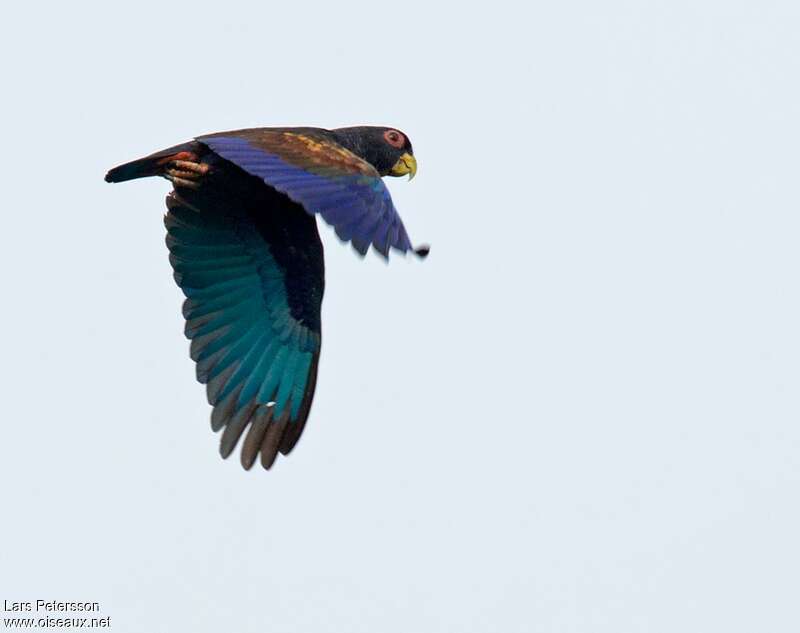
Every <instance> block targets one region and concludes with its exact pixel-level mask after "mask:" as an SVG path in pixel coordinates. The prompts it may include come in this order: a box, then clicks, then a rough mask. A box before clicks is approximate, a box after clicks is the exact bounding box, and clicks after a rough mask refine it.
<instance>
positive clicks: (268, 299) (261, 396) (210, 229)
mask: <svg viewBox="0 0 800 633" xmlns="http://www.w3.org/2000/svg"><path fill="white" fill-rule="evenodd" d="M415 171H416V161H415V160H414V158H413V153H412V150H411V145H410V143H409V142H408V140H407V139H406V138H405V136H404V135H403V134H402V133H401V132H398V131H397V130H394V129H391V128H372V127H361V128H342V129H340V130H322V129H320V128H256V129H250V130H238V131H234V132H224V133H218V134H210V135H207V136H200V137H197V138H196V139H195V140H193V141H190V142H188V143H184V144H182V145H178V146H175V147H171V148H169V149H166V150H162V151H160V152H157V153H155V154H152V155H150V156H147V157H145V158H143V159H140V160H137V161H133V162H131V163H127V164H125V165H121V166H120V167H117V168H115V169H112V170H111V171H110V172H109V173H108V174H107V175H106V180H107V181H109V182H120V181H124V180H131V179H134V178H141V177H146V176H163V177H166V178H168V179H169V180H171V181H172V182H173V184H174V186H175V188H174V190H173V191H172V192H171V193H170V194H169V196H168V197H167V208H168V212H167V215H166V217H165V224H166V227H167V246H168V248H169V251H170V262H171V264H172V266H173V269H174V273H175V274H174V276H175V280H176V282H177V283H178V285H179V286H180V287H181V289H182V290H183V292H184V294H185V295H186V301H185V302H184V306H183V314H184V317H185V318H186V329H185V333H186V335H187V337H189V338H190V339H191V341H192V343H191V347H190V354H191V357H192V359H193V360H195V361H196V363H197V378H198V380H199V381H200V382H202V383H205V384H206V385H207V394H208V400H209V402H210V404H211V405H212V406H213V410H212V414H211V423H212V428H213V429H214V430H220V429H222V428H224V431H223V434H222V440H221V446H220V450H221V453H222V455H223V457H227V456H228V455H229V454H230V453H231V452H232V451H233V449H234V448H235V446H236V444H237V442H238V440H239V438H240V437H241V435H242V434H243V433H244V430H245V429H249V430H248V432H247V436H246V438H245V441H244V445H243V448H242V465H243V466H244V467H245V468H250V467H251V466H252V464H253V463H254V461H255V459H256V458H257V457H258V455H259V454H260V456H261V463H262V465H263V466H264V467H265V468H269V467H270V466H271V465H272V464H273V462H274V460H275V457H276V455H277V453H278V452H282V453H284V454H287V453H288V452H289V451H290V450H291V449H292V448H293V447H294V445H295V443H296V442H297V440H298V439H299V437H300V434H301V433H302V430H303V427H304V425H305V422H306V419H307V417H308V414H309V410H310V407H311V401H312V398H313V395H314V388H315V385H316V375H317V364H318V361H319V353H320V344H321V324H320V309H321V305H322V297H323V293H324V287H325V281H324V262H323V250H322V243H321V241H320V237H319V233H318V231H317V224H316V218H315V215H316V214H320V215H322V217H323V218H324V219H325V220H326V221H328V222H329V223H330V224H332V225H333V226H334V228H335V229H336V232H337V234H338V235H339V237H340V238H341V239H343V240H348V241H351V242H352V244H353V246H354V247H355V248H356V250H357V251H358V252H359V253H360V254H362V255H363V254H365V253H366V251H367V250H368V248H369V246H370V245H372V246H373V247H374V248H375V249H376V251H377V252H379V253H381V254H382V255H383V256H384V257H388V252H389V249H390V248H395V249H397V250H399V251H401V252H406V251H408V250H411V249H412V246H411V242H410V240H409V239H408V235H407V233H406V231H405V228H404V227H403V223H402V221H401V220H400V217H399V215H398V214H397V212H396V210H395V209H394V205H393V204H392V201H391V196H390V195H389V193H388V190H387V189H386V188H385V186H384V185H383V183H382V181H381V176H384V175H403V174H410V175H413V174H414V172H415ZM415 252H417V253H418V254H420V255H423V256H424V255H426V254H427V248H423V249H417V250H416V251H415Z"/></svg>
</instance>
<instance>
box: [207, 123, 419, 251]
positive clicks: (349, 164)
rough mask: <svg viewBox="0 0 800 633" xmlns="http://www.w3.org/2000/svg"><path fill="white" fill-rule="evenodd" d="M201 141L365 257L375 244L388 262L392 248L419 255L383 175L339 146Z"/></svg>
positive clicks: (250, 137) (306, 139)
mask: <svg viewBox="0 0 800 633" xmlns="http://www.w3.org/2000/svg"><path fill="white" fill-rule="evenodd" d="M197 141H199V142H200V143H202V144H204V145H206V146H207V147H208V148H209V149H211V150H212V151H213V152H214V153H216V154H218V155H219V156H221V157H223V158H225V159H226V160H228V161H230V162H232V163H234V164H236V165H238V166H239V167H241V168H242V169H243V170H244V171H246V172H247V173H249V174H252V175H253V176H257V177H258V178H261V179H262V180H264V182H266V183H267V184H268V185H269V186H270V187H273V188H274V189H276V190H277V191H280V192H281V193H284V194H286V195H287V196H288V197H289V198H291V199H292V200H294V201H295V202H297V203H299V204H301V205H302V206H303V208H304V209H305V210H306V211H307V212H308V213H311V214H314V213H319V214H320V215H321V216H322V217H323V218H324V219H325V221H326V222H328V224H331V225H333V227H334V228H335V230H336V234H337V235H338V236H339V238H341V239H342V240H344V241H350V242H352V244H353V246H354V247H355V249H356V250H357V251H358V252H359V253H360V254H361V255H365V254H366V252H367V250H368V249H369V245H370V244H372V245H373V246H374V247H375V249H376V250H377V251H378V252H379V253H381V254H382V255H383V256H384V257H388V254H389V249H390V248H395V249H397V250H399V251H401V252H403V253H405V252H407V251H409V250H413V246H412V245H411V240H410V239H409V237H408V233H407V232H406V229H405V227H404V226H403V221H402V220H401V219H400V215H399V214H398V213H397V210H396V209H395V207H394V204H393V203H392V196H391V195H390V194H389V190H388V189H387V188H386V185H384V183H383V180H381V177H380V175H379V174H378V172H377V171H375V168H374V167H373V166H372V165H370V164H369V163H367V162H366V161H364V160H362V159H361V158H359V157H358V156H356V155H355V154H353V153H352V152H350V151H349V150H347V149H345V148H343V147H342V146H341V145H339V144H338V143H336V142H334V141H332V140H330V139H326V138H324V137H322V136H320V135H319V134H317V135H315V134H314V133H313V132H304V131H298V130H275V129H272V130H270V129H263V128H258V129H251V130H238V131H235V132H222V133H219V134H209V135H207V136H199V137H197ZM421 252H425V251H421Z"/></svg>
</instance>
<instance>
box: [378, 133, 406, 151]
mask: <svg viewBox="0 0 800 633" xmlns="http://www.w3.org/2000/svg"><path fill="white" fill-rule="evenodd" d="M383 138H385V139H386V142H387V143H389V145H391V146H392V147H397V148H400V147H403V144H404V143H405V141H406V140H405V138H404V137H403V135H402V134H400V132H398V131H397V130H386V131H385V132H384V133H383Z"/></svg>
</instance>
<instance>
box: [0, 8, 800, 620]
mask: <svg viewBox="0 0 800 633" xmlns="http://www.w3.org/2000/svg"><path fill="white" fill-rule="evenodd" d="M798 32H800V5H798V4H797V3H796V2H788V1H787V2H770V1H767V2H741V1H740V2H736V1H734V2H731V1H729V0H726V1H724V2H723V1H722V0H719V1H711V0H700V1H697V0H695V1H692V2H686V1H677V2H675V1H670V2H666V1H665V2H632V1H631V2H621V1H613V0H612V1H611V2H604V3H597V2H586V1H572V2H533V3H524V4H523V3H516V2H515V3H511V2H502V1H500V2H492V3H483V4H481V5H475V6H472V7H467V6H464V5H463V4H455V3H454V4H452V5H450V6H446V5H445V4H444V3H442V4H438V5H437V4H434V3H423V2H413V1H409V2H403V3H399V4H398V3H374V2H373V3H356V2H350V1H347V0H345V1H342V2H335V3H319V4H318V5H314V4H306V5H304V4H302V3H299V2H293V3H288V2H287V3H268V2H263V3H243V2H236V1H230V2H224V3H213V4H203V3H198V2H193V3H155V2H137V3H134V4H125V5H116V6H115V5H112V4H109V3H81V2H77V3H42V4H38V5H37V4H33V3H32V4H28V5H24V6H23V5H22V4H20V3H16V4H14V5H13V6H10V7H8V8H6V10H5V17H4V20H3V22H2V24H0V35H1V37H0V53H2V59H3V62H2V63H3V67H4V68H3V83H4V86H5V90H4V93H5V95H4V98H3V100H2V103H1V104H0V111H2V113H3V121H4V125H3V128H4V129H3V134H2V139H3V140H2V146H3V151H2V152H0V168H2V173H3V175H4V178H3V179H4V183H5V185H6V186H5V194H4V195H5V197H4V200H5V204H4V205H3V208H4V213H3V217H4V221H5V225H4V230H3V231H2V232H1V233H0V241H2V248H0V265H1V266H2V270H3V271H4V275H3V294H4V297H5V304H4V305H5V309H4V310H3V313H2V316H0V319H2V329H3V331H4V332H5V333H6V336H5V340H4V343H3V352H4V354H3V357H4V360H5V362H4V363H3V366H2V369H1V370H0V372H1V373H2V384H3V385H5V392H4V407H3V410H4V414H3V419H4V422H5V424H4V435H3V440H2V449H0V450H1V451H2V454H1V455H0V480H1V481H3V482H4V484H5V485H4V486H3V489H2V495H3V503H2V507H3V515H4V520H3V521H2V547H0V599H8V600H15V599H16V600H28V599H38V598H48V599H59V600H67V599H73V600H74V599H85V600H93V601H94V600H96V601H99V602H100V603H101V605H102V607H103V613H104V614H106V615H110V616H111V617H112V625H113V630H114V631H115V632H116V633H139V632H141V631H148V632H149V633H162V632H163V633H166V632H170V633H171V632H175V631H193V632H195V633H210V632H222V631H237V632H241V633H251V632H256V631H258V632H259V633H261V632H264V631H267V632H269V633H309V632H311V631H313V632H315V633H342V632H348V633H362V632H363V633H377V632H381V633H473V632H474V633H479V632H484V631H503V632H504V633H527V632H531V631H533V632H537V633H587V632H591V633H642V632H653V633H675V632H676V631H680V632H681V633H708V632H712V631H714V632H716V631H724V632H725V633H739V632H741V633H752V632H753V631H769V632H770V633H795V632H796V631H798V630H800V613H799V612H798V609H797V604H796V603H797V588H798V582H799V579H798V569H799V568H800V544H799V543H798V536H797V535H798V534H800V510H798V498H800V467H798V453H799V452H800V428H799V427H798V422H800V399H799V398H798V383H799V382H800V360H799V359H800V335H799V334H798V323H800V297H799V296H798V271H799V270H800V249H798V241H799V238H800V235H799V233H800V219H799V217H798V209H800V194H799V190H798V168H799V167H800V165H799V164H798V163H799V161H800V154H799V153H798V147H799V146H800V124H798V112H800V90H799V89H798V80H797V78H798V72H800V40H798V37H797V34H798ZM361 123H372V124H387V125H392V126H396V127H399V128H400V129H402V130H404V131H405V132H407V133H408V135H409V136H410V138H411V140H412V142H413V143H414V148H415V151H416V154H417V157H418V159H419V167H420V171H419V174H418V176H417V178H416V179H415V180H414V181H413V182H411V183H408V182H406V181H404V180H392V181H391V182H390V183H389V186H390V188H391V190H392V194H393V196H394V199H395V202H396V205H397V207H398V209H399V210H400V212H401V214H402V215H403V218H404V220H405V222H406V226H407V227H408V229H409V232H410V234H411V237H412V239H413V240H414V241H415V242H429V243H430V244H431V245H432V252H431V256H430V257H429V258H428V260H427V261H425V262H419V261H416V260H412V259H409V260H408V261H404V260H403V259H402V258H398V259H395V260H393V261H392V263H391V264H390V265H389V266H388V267H387V266H386V265H384V264H383V263H382V261H381V260H380V259H379V258H378V257H376V256H374V255H371V256H369V257H368V258H367V259H366V260H365V261H361V260H359V259H358V258H357V257H356V256H355V255H354V254H353V252H352V250H351V249H350V248H349V247H345V246H343V245H341V244H339V242H338V240H337V239H336V237H335V235H334V234H333V232H332V231H331V230H330V229H329V228H328V227H322V229H321V232H322V234H323V240H324V242H325V247H326V260H327V291H326V297H325V301H324V304H323V328H324V346H323V355H322V361H321V367H320V379H319V385H318V392H317V397H316V400H315V403H314V409H313V411H312V415H311V419H310V421H309V424H308V427H307V430H306V433H305V435H304V437H303V439H302V440H301V442H300V444H299V445H298V447H297V449H296V451H295V452H294V453H293V454H292V455H291V456H290V458H288V459H282V460H281V461H280V463H278V465H277V466H276V468H274V469H273V471H272V472H270V473H264V472H263V471H260V470H257V469H254V470H253V471H252V472H250V473H245V472H244V471H242V470H241V468H240V467H239V465H238V463H237V462H236V461H235V460H229V461H228V462H223V461H222V460H220V458H219V457H218V455H217V442H218V438H217V437H216V436H214V435H213V434H212V433H211V431H210V429H209V425H208V405H207V404H206V402H205V398H204V390H203V388H202V387H201V386H200V385H198V384H196V383H195V380H194V368H193V366H192V363H191V361H190V360H189V358H188V342H187V341H186V340H185V339H184V338H183V335H182V322H181V318H180V304H181V294H180V292H179V290H178V288H177V287H175V285H174V283H173V281H172V278H171V274H170V272H171V271H170V268H169V264H168V261H167V253H166V248H165V246H164V242H163V239H164V229H163V226H162V222H161V217H162V214H163V199H164V196H165V194H166V193H167V191H168V189H169V188H168V186H167V183H165V182H164V181H156V180H152V181H140V182H136V183H127V184H125V185H115V186H110V185H107V184H105V183H104V182H103V180H102V177H103V174H104V173H105V171H106V169H107V168H109V167H110V166H113V165H115V164H117V163H119V162H122V161H125V160H129V159H132V158H135V157H137V156H140V155H142V154H145V153H149V152H150V151H153V150H156V149H160V148H162V147H165V146H168V145H171V144H174V143H177V142H181V141H183V140H185V139H188V138H190V137H192V136H193V135H196V134H201V133H204V132H209V131H216V130H225V129H231V128H239V127H247V126H258V125H300V124H305V125H320V126H330V127H334V126H340V125H351V124H361Z"/></svg>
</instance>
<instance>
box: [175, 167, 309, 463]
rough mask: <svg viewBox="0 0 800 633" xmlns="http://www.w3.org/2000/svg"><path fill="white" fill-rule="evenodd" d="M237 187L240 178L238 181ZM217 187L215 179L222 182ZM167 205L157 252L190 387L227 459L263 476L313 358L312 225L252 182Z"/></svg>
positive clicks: (305, 389)
mask: <svg viewBox="0 0 800 633" xmlns="http://www.w3.org/2000/svg"><path fill="white" fill-rule="evenodd" d="M242 176H243V177H245V176H244V174H242ZM220 178H221V179H222V180H224V179H225V174H224V173H223V174H222V175H221V176H220ZM245 178H247V180H248V181H249V183H250V184H249V186H248V185H242V184H241V183H238V184H237V187H236V188H219V187H216V188H215V186H214V185H208V186H204V188H203V191H202V192H196V191H192V190H184V189H180V190H179V192H178V193H176V192H172V193H171V194H170V195H169V197H168V198H167V208H168V210H169V211H168V213H167V215H166V217H165V224H166V227H167V246H168V247H169V251H170V262H171V264H172V266H173V268H174V271H175V281H176V282H177V283H178V285H179V286H180V287H181V289H182V290H183V292H184V294H185V295H186V301H185V302H184V304H183V314H184V317H185V318H186V330H185V332H186V336H187V337H189V338H190V339H191V348H190V350H191V357H192V359H193V360H194V361H195V362H196V363H197V379H198V380H199V381H200V382H202V383H205V384H206V386H207V393H208V401H209V403H210V404H211V405H213V407H214V408H213V411H212V414H211V425H212V428H213V429H214V430H215V431H218V430H220V429H221V428H223V427H224V429H225V430H224V431H223V433H222V439H221V445H220V452H221V453H222V456H223V457H228V455H230V453H231V452H232V451H233V450H234V448H235V447H236V444H237V443H238V441H239V438H240V437H241V435H242V434H243V432H244V430H245V429H246V428H247V427H248V426H249V430H248V433H247V436H246V438H245V440H244V445H243V448H242V453H241V457H242V465H243V466H244V467H245V468H247V469H249V468H250V467H251V466H252V465H253V463H254V461H255V459H256V457H257V456H258V454H259V453H260V454H261V463H262V465H263V466H264V467H265V468H269V467H270V466H271V465H272V463H273V462H274V460H275V457H276V455H277V453H278V451H280V452H282V453H284V454H287V453H288V452H289V451H291V449H292V448H293V447H294V445H295V443H296V442H297V440H298V439H299V437H300V434H301V433H302V430H303V426H304V425H305V422H306V418H307V417H308V413H309V409H310V407H311V400H312V398H313V395H314V387H315V382H316V375H317V363H318V360H319V351H320V306H321V302H322V294H323V291H324V270H323V259H322V244H321V242H320V239H319V234H318V233H317V228H316V222H315V220H314V218H313V217H311V216H309V215H307V214H306V213H304V212H303V210H302V209H301V208H299V207H298V206H297V205H296V204H294V203H292V202H291V201H290V200H287V199H286V197H285V196H281V195H279V194H276V193H275V192H274V191H271V190H269V188H267V187H264V186H263V184H262V183H260V182H258V181H257V180H255V179H251V178H249V177H245Z"/></svg>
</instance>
